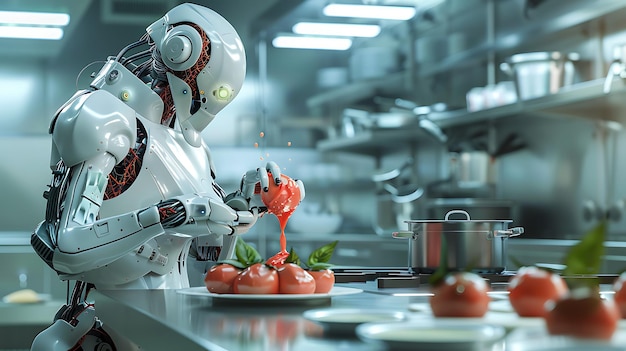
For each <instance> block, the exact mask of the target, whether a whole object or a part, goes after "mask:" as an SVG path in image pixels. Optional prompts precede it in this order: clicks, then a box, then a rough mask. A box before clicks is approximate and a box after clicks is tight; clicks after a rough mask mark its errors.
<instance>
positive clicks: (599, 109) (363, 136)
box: [317, 79, 626, 156]
mask: <svg viewBox="0 0 626 351" xmlns="http://www.w3.org/2000/svg"><path fill="white" fill-rule="evenodd" d="M612 83H613V84H612V86H611V91H610V93H608V94H607V93H604V91H603V88H604V79H598V80H592V81H588V82H584V83H579V84H575V85H572V86H570V87H566V88H563V89H562V90H561V91H560V92H559V93H556V94H552V95H548V96H543V97H540V98H536V99H530V100H524V101H519V102H516V103H514V104H510V105H504V106H499V107H495V108H491V109H486V110H481V111H475V112H467V110H456V111H451V112H447V113H438V114H437V115H433V116H430V119H431V120H432V121H433V122H435V123H436V124H437V125H439V127H441V128H444V129H445V128H454V127H461V126H465V125H470V124H475V123H481V122H486V121H493V120H498V119H503V118H514V117H515V116H517V115H520V114H544V115H558V116H565V117H580V118H587V119H596V120H619V119H620V117H623V116H626V82H625V81H624V80H622V79H614V80H613V82H612ZM429 137H430V135H427V133H426V132H424V131H423V130H421V129H420V128H418V127H417V126H415V127H407V128H402V129H384V130H369V131H365V132H362V133H360V134H357V135H356V136H355V137H352V138H337V139H328V140H322V141H320V142H319V143H318V144H317V148H318V150H320V151H347V152H354V153H360V154H367V155H373V156H381V155H384V154H387V153H390V152H393V151H397V150H400V149H401V148H405V147H406V146H407V142H419V141H420V140H423V138H429Z"/></svg>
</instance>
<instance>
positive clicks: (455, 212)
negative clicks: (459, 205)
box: [444, 210, 470, 222]
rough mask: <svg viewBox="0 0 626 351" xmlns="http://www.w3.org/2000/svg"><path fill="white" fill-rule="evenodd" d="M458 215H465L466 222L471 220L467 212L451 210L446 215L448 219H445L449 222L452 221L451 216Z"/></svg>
mask: <svg viewBox="0 0 626 351" xmlns="http://www.w3.org/2000/svg"><path fill="white" fill-rule="evenodd" d="M457 213H461V214H464V215H465V220H466V221H469V220H470V215H469V213H467V211H463V210H451V211H448V213H446V217H445V218H444V221H446V222H447V221H448V220H449V219H450V216H451V215H453V214H457Z"/></svg>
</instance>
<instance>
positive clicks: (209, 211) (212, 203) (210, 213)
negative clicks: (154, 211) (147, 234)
mask: <svg viewBox="0 0 626 351" xmlns="http://www.w3.org/2000/svg"><path fill="white" fill-rule="evenodd" d="M157 208H158V211H159V214H160V216H161V223H162V224H163V227H165V228H172V227H177V226H180V225H186V226H188V229H189V230H188V231H187V232H190V233H192V234H196V235H206V234H217V235H232V234H237V235H239V234H243V233H245V232H247V231H248V230H249V229H250V227H252V226H253V225H254V223H256V220H257V218H258V216H259V212H258V209H257V208H253V209H250V210H248V209H244V210H236V209H233V208H232V207H231V206H229V205H228V204H226V203H224V202H222V201H221V200H217V199H214V198H211V197H206V196H200V195H189V196H179V197H176V198H174V199H172V200H169V201H164V202H161V203H159V204H158V205H157ZM194 226H195V229H194Z"/></svg>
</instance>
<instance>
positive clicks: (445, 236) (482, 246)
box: [394, 210, 524, 273]
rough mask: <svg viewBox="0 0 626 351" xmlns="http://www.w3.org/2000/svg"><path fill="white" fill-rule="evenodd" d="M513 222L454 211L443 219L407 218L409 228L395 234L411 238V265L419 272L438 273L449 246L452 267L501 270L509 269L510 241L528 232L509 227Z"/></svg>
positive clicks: (496, 271)
mask: <svg viewBox="0 0 626 351" xmlns="http://www.w3.org/2000/svg"><path fill="white" fill-rule="evenodd" d="M459 215H460V217H459ZM511 222H512V220H510V219H481V220H472V219H471V217H470V215H469V214H468V213H467V212H466V211H464V210H451V211H448V212H447V213H446V214H445V217H444V218H443V220H441V219H439V220H410V221H407V223H408V225H409V231H406V232H396V233H394V237H396V238H399V239H409V268H410V269H412V270H413V271H415V272H434V271H435V270H436V269H437V268H438V267H439V266H440V265H441V264H442V262H441V260H442V259H443V258H442V257H443V256H442V255H443V253H442V250H444V249H445V253H446V255H447V261H446V262H445V264H446V265H447V267H448V268H449V269H472V270H474V271H478V272H495V273H499V272H502V271H504V270H506V259H507V253H506V245H507V240H508V239H509V238H510V237H513V236H518V235H520V234H522V233H523V232H524V230H523V228H521V227H516V228H509V223H511ZM444 241H445V244H444V243H443V242H444ZM444 245H445V246H444Z"/></svg>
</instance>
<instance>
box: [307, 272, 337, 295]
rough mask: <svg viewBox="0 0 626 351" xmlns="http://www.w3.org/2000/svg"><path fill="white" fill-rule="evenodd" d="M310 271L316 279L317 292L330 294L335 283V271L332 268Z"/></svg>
mask: <svg viewBox="0 0 626 351" xmlns="http://www.w3.org/2000/svg"><path fill="white" fill-rule="evenodd" d="M308 272H309V274H310V275H311V276H313V279H315V293H316V294H328V292H330V290H331V289H332V288H333V286H334V285H335V272H333V271H332V270H330V269H323V270H319V271H314V270H309V271H308Z"/></svg>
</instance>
